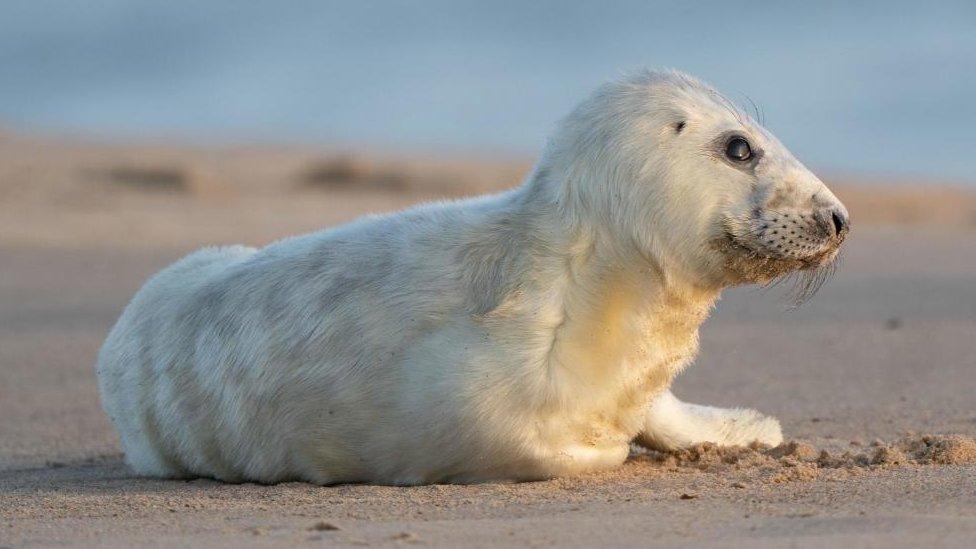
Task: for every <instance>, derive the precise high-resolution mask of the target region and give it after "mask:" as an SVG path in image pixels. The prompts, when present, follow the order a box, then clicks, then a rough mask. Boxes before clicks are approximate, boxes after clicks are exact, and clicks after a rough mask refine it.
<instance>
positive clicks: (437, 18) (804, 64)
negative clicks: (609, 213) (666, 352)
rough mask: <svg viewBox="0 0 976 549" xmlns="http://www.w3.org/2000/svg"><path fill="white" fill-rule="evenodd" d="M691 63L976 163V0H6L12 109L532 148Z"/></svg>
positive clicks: (789, 126)
mask: <svg viewBox="0 0 976 549" xmlns="http://www.w3.org/2000/svg"><path fill="white" fill-rule="evenodd" d="M641 67H650V68H664V67H674V68H679V69H682V70H685V71H688V72H690V73H692V74H695V75H697V76H699V77H701V78H703V79H705V80H707V81H709V82H711V83H713V84H714V85H715V86H716V87H718V88H719V89H720V90H722V91H724V92H725V93H726V94H728V95H729V96H730V97H731V98H732V99H733V100H735V101H737V102H739V103H742V104H744V105H750V107H749V108H750V109H751V103H753V102H754V103H755V104H756V105H758V106H759V108H760V109H761V111H762V112H763V113H764V118H765V121H766V124H767V125H768V126H769V127H770V128H771V129H772V130H773V131H774V133H776V134H777V135H778V136H779V137H780V138H781V140H783V141H784V143H786V144H787V145H788V146H789V147H791V148H792V149H793V150H794V152H795V153H796V154H797V156H798V157H800V158H801V159H803V160H804V161H806V162H807V163H808V164H809V165H811V166H813V167H815V168H818V169H821V170H827V171H829V172H830V173H835V174H845V175H862V176H863V175H870V176H872V177H877V178H886V177H899V178H904V177H908V176H920V175H921V176H927V177H929V178H935V179H939V180H950V181H967V182H971V181H973V180H976V155H973V154H972V152H971V150H970V148H971V144H972V143H973V137H972V136H973V128H974V127H976V101H974V97H976V3H973V2H971V1H959V2H925V3H918V2H910V1H904V0H894V1H889V2H864V3H852V2H832V1H826V2H748V3H743V2H728V1H703V2H658V1H623V2H621V1H601V2H580V1H550V0H542V1H533V2H524V1H495V2H481V1H470V0H460V1H450V0H428V1H423V2H414V1H380V2H328V1H308V0H296V1H290V2H271V1H256V2H237V1H231V0H212V1H207V2H199V1H187V0H174V1H168V2H156V1H146V0H90V1H86V2H76V1H73V0H35V1H18V0H14V1H7V2H4V8H3V16H2V17H0V69H2V74H3V78H2V81H0V124H3V125H5V126H6V127H7V128H8V129H12V130H14V131H16V130H27V131H39V130H43V131H48V132H56V133H62V134H63V133H70V134H72V135H84V136H97V137H100V138H107V139H118V138H133V137H135V138H145V137H147V136H151V137H153V138H158V137H168V138H173V139H177V140H182V141H186V140H194V141H207V142H214V141H218V142H226V141H228V140H234V141H240V140H254V139H261V140H270V141H275V142H300V143H322V144H342V145H360V146H361V145H369V146H383V147H388V148H395V149H403V148H408V149H414V150H429V151H430V150H432V151H459V150H460V151H491V152H503V153H514V154H521V155H531V154H534V153H536V152H537V151H538V150H539V148H540V147H541V145H542V144H543V142H544V139H545V137H546V135H547V133H548V131H549V129H550V128H551V126H552V124H553V122H554V121H555V120H557V119H558V118H559V117H560V116H562V115H563V114H565V113H566V112H567V110H568V109H570V108H571V107H572V105H573V104H574V103H575V102H577V101H579V99H580V98H581V97H582V96H583V95H585V94H586V93H588V92H589V91H590V90H592V89H593V88H594V87H595V86H597V85H599V84H600V83H601V82H603V81H605V80H606V79H608V78H613V77H615V76H618V75H620V74H621V73H622V72H624V71H628V70H635V69H639V68H641Z"/></svg>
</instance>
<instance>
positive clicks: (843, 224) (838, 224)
mask: <svg viewBox="0 0 976 549" xmlns="http://www.w3.org/2000/svg"><path fill="white" fill-rule="evenodd" d="M831 219H833V221H834V234H840V233H842V232H844V231H846V230H847V216H845V215H844V214H842V213H840V212H838V211H837V210H834V211H833V212H832V213H831Z"/></svg>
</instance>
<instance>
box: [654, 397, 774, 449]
mask: <svg viewBox="0 0 976 549" xmlns="http://www.w3.org/2000/svg"><path fill="white" fill-rule="evenodd" d="M782 441H783V433H782V431H781V430H780V426H779V421H777V420H776V418H772V417H769V416H764V415H762V414H760V413H759V412H757V411H755V410H750V409H747V408H713V407H711V406H699V405H697V404H688V403H686V402H681V401H680V400H678V398H677V397H675V396H674V395H673V394H672V393H671V391H665V392H663V393H661V394H659V395H657V396H656V397H654V402H652V403H651V407H650V408H649V409H648V412H647V417H646V418H645V420H644V429H643V431H641V433H640V435H638V436H637V443H638V444H640V445H642V446H646V447H648V448H651V449H654V450H678V449H681V448H687V447H689V446H694V445H695V444H699V443H702V442H712V443H715V444H720V445H723V446H746V445H748V444H751V443H753V442H759V443H762V444H768V445H770V446H776V445H778V444H779V443H780V442H782Z"/></svg>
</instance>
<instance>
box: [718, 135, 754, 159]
mask: <svg viewBox="0 0 976 549" xmlns="http://www.w3.org/2000/svg"><path fill="white" fill-rule="evenodd" d="M725 156H727V157H729V160H735V161H736V162H745V161H746V160H749V159H750V158H752V147H750V146H749V142H748V141H746V140H745V138H743V137H733V138H732V139H730V140H729V144H728V145H726V146H725Z"/></svg>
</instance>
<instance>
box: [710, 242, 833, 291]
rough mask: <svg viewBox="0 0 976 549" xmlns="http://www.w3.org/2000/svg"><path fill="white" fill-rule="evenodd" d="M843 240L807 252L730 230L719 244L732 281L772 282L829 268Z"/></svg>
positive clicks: (745, 282)
mask: <svg viewBox="0 0 976 549" xmlns="http://www.w3.org/2000/svg"><path fill="white" fill-rule="evenodd" d="M840 243H841V242H840V241H837V242H832V243H830V244H829V245H827V246H824V247H823V248H821V249H819V250H816V251H814V252H813V253H808V254H804V255H799V254H796V253H795V252H794V253H789V252H787V253H776V252H775V251H771V250H767V249H762V248H761V247H760V246H758V245H756V244H754V243H753V242H751V241H750V239H749V238H746V237H741V236H737V235H735V234H733V233H732V232H731V231H728V230H726V231H725V232H724V234H723V236H722V237H721V238H719V239H718V241H717V242H716V246H715V247H716V248H717V249H718V251H719V252H720V253H721V254H722V255H723V257H724V264H725V271H726V274H727V276H728V277H729V279H730V282H731V283H732V284H750V283H751V284H769V283H770V282H772V281H774V280H776V279H778V278H782V277H784V276H787V275H790V274H793V273H796V272H800V271H818V270H823V269H825V268H826V267H828V266H829V265H830V264H831V263H832V262H833V261H834V259H835V258H836V257H837V253H838V250H839V248H840Z"/></svg>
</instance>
